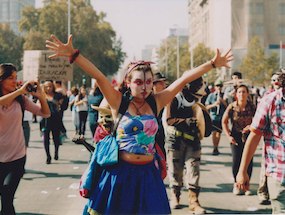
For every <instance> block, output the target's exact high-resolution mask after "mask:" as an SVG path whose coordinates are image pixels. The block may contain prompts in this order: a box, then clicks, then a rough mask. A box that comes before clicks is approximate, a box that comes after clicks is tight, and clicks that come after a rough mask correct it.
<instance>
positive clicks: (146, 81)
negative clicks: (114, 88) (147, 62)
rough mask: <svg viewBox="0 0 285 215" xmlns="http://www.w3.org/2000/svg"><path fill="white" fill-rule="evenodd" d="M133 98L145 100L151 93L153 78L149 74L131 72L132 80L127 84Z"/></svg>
mask: <svg viewBox="0 0 285 215" xmlns="http://www.w3.org/2000/svg"><path fill="white" fill-rule="evenodd" d="M128 87H129V88H130V89H131V93H132V96H133V97H137V98H141V99H142V98H146V97H147V96H148V95H149V94H150V93H151V92H152V87H153V76H152V73H151V72H150V71H149V72H141V71H133V72H132V79H131V81H130V83H128Z"/></svg>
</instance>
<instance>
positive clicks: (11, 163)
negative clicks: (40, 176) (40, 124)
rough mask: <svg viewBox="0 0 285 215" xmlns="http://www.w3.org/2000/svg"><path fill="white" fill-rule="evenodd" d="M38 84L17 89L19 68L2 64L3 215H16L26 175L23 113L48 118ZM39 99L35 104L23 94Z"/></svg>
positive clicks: (0, 142) (0, 190) (0, 147)
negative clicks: (16, 200) (17, 198)
mask: <svg viewBox="0 0 285 215" xmlns="http://www.w3.org/2000/svg"><path fill="white" fill-rule="evenodd" d="M38 85H39V83H38V82H35V81H29V82H27V83H25V84H23V86H22V87H21V88H19V89H17V69H16V67H15V66H14V65H13V64H6V63H5V64H0V173H1V174H0V193H1V206H2V209H1V212H0V214H9V215H13V214H15V209H14V205H13V200H14V195H15V192H16V190H17V188H18V185H19V182H20V179H21V178H22V176H23V174H24V166H25V162H26V146H25V139H24V132H23V127H22V120H23V112H24V110H28V111H30V112H32V113H34V114H36V115H40V116H42V117H49V115H50V110H49V107H48V105H47V102H46V99H45V96H44V93H43V92H42V90H41V89H40V87H37V86H38ZM27 92H30V93H31V95H33V96H36V97H38V99H39V101H40V103H41V106H38V105H36V104H35V103H33V102H32V101H30V100H29V99H27V98H26V97H25V96H23V94H25V93H27Z"/></svg>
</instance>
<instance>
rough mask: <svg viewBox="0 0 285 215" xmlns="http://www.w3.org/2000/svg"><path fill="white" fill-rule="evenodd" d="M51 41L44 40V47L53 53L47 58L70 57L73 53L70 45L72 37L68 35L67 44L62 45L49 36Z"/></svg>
mask: <svg viewBox="0 0 285 215" xmlns="http://www.w3.org/2000/svg"><path fill="white" fill-rule="evenodd" d="M50 39H51V40H46V47H47V48H48V49H50V50H52V51H54V52H55V53H54V54H52V55H50V56H49V58H56V57H60V56H64V57H70V56H72V55H73V53H74V48H73V45H72V35H69V37H68V41H67V43H65V44H64V43H62V42H61V41H60V40H59V39H58V38H57V37H56V36H54V35H53V34H52V35H51V36H50Z"/></svg>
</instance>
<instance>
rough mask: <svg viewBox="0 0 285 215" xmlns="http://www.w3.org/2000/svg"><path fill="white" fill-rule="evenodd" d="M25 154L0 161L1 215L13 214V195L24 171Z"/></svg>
mask: <svg viewBox="0 0 285 215" xmlns="http://www.w3.org/2000/svg"><path fill="white" fill-rule="evenodd" d="M25 163H26V156H25V157H23V158H20V159H18V160H15V161H12V162H8V163H0V194H1V206H2V209H1V215H14V214H16V213H15V208H14V205H13V200H14V195H15V193H16V190H17V188H18V185H19V183H20V180H21V178H22V177H23V175H24V172H25V170H24V169H25Z"/></svg>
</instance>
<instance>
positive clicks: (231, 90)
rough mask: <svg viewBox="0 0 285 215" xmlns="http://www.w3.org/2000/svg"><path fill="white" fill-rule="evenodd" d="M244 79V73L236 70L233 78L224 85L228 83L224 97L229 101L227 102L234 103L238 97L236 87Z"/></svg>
mask: <svg viewBox="0 0 285 215" xmlns="http://www.w3.org/2000/svg"><path fill="white" fill-rule="evenodd" d="M242 82H243V80H242V74H241V72H239V71H235V72H234V73H233V74H232V80H230V81H227V82H225V83H224V85H226V87H225V89H224V97H223V99H224V100H225V101H226V102H227V104H230V103H232V102H233V101H235V98H236V95H235V93H236V89H235V88H236V87H237V86H238V85H240V84H242Z"/></svg>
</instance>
